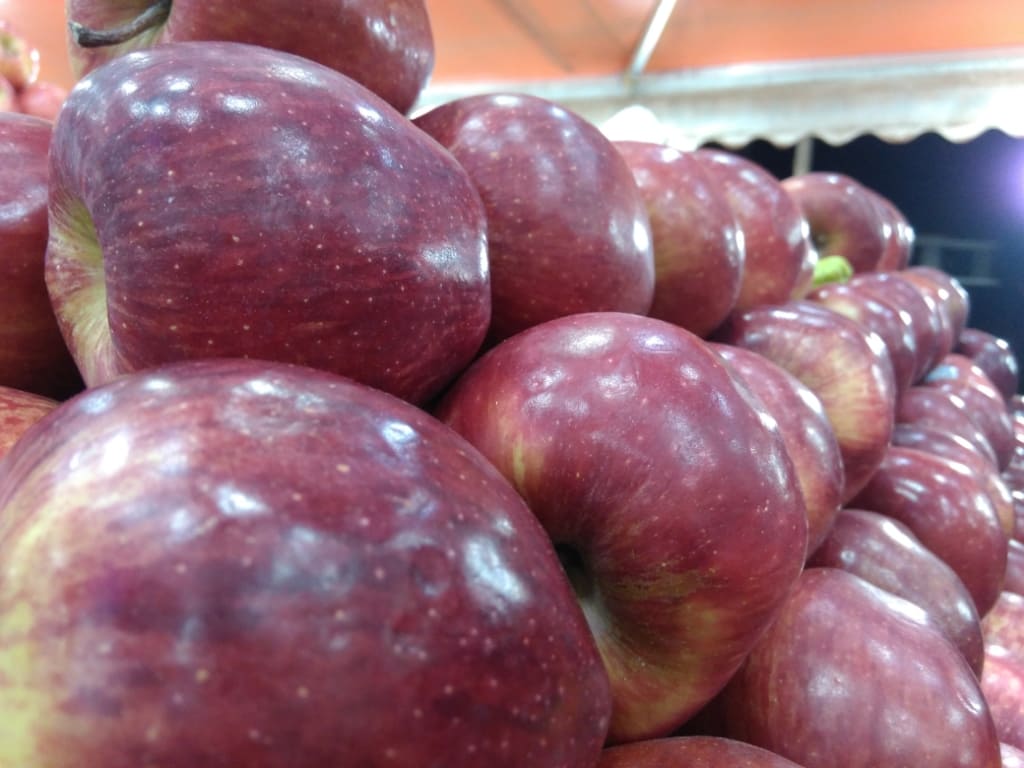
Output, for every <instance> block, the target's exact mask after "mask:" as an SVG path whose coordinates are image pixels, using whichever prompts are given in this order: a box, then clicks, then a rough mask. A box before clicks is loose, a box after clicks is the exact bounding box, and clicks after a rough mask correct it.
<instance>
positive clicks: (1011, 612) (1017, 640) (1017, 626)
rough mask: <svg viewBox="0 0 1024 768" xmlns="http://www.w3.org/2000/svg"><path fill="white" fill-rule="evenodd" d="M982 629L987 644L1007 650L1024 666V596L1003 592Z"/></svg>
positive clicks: (984, 621) (986, 617)
mask: <svg viewBox="0 0 1024 768" xmlns="http://www.w3.org/2000/svg"><path fill="white" fill-rule="evenodd" d="M981 628H982V632H984V633H985V643H986V644H988V645H998V646H999V647H1001V648H1005V649H1006V650H1007V651H1008V652H1009V653H1010V655H1011V656H1013V657H1014V658H1015V659H1016V661H1017V662H1018V663H1020V664H1024V595H1019V594H1017V593H1015V592H1008V591H1006V590H1003V591H1002V592H1001V593H1000V595H999V599H998V600H997V601H996V604H995V605H993V606H992V610H990V611H989V612H988V614H987V615H986V616H985V619H984V620H983V621H982V625H981Z"/></svg>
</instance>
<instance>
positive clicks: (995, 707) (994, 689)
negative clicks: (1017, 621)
mask: <svg viewBox="0 0 1024 768" xmlns="http://www.w3.org/2000/svg"><path fill="white" fill-rule="evenodd" d="M981 690H982V692H983V693H984V694H985V701H986V702H988V708H989V710H990V712H991V713H992V719H993V720H994V721H995V724H996V731H997V733H998V734H999V740H1000V741H1001V742H1003V743H1004V744H1009V745H1010V746H1012V747H1017V748H1018V749H1024V663H1022V662H1021V661H1019V660H1018V659H1016V658H1014V657H1013V656H1012V655H1011V654H1010V653H1009V652H1008V651H1007V650H1006V649H1005V648H1001V647H1000V646H998V645H988V646H986V647H985V669H984V671H983V672H982V675H981Z"/></svg>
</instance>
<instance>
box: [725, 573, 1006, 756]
mask: <svg viewBox="0 0 1024 768" xmlns="http://www.w3.org/2000/svg"><path fill="white" fill-rule="evenodd" d="M723 702H724V705H725V707H726V710H727V712H728V718H727V722H728V723H729V729H728V730H729V734H728V735H729V736H730V737H732V738H737V739H740V740H742V741H748V742H750V743H753V744H757V745H759V746H761V747H764V748H765V749H769V750H771V751H772V752H776V753H778V754H781V755H783V756H785V757H787V758H789V759H790V760H793V761H794V762H796V763H798V764H800V765H802V766H805V768H903V767H904V766H909V765H914V766H917V765H920V766H924V765H927V766H935V768H940V767H941V768H945V767H946V766H956V768H999V765H1000V761H999V740H998V736H997V734H996V729H995V725H994V723H993V721H992V717H991V715H990V713H989V711H988V707H987V705H986V703H985V699H984V698H983V696H982V693H981V691H980V689H979V685H978V681H977V678H975V676H974V673H973V672H972V671H971V669H970V667H969V666H968V665H967V662H966V661H965V660H964V658H963V656H961V655H960V653H959V652H958V651H957V650H956V648H955V647H954V646H953V645H952V644H951V643H950V642H949V640H948V639H947V638H946V637H945V636H944V635H943V634H942V633H941V632H940V631H939V630H938V629H937V628H936V627H935V625H934V624H933V623H931V621H929V620H928V618H927V615H926V614H925V613H924V612H923V611H921V610H920V609H919V608H918V607H917V606H915V605H913V604H912V603H909V602H907V601H905V600H903V599H902V598H899V597H896V596H895V595H892V594H890V593H888V592H885V591H884V590H881V589H879V588H878V587H875V586H874V585H872V584H869V583H868V582H866V581H864V580H863V579H861V578H859V577H857V576H854V575H853V574H850V573H847V572H845V571H841V570H838V569H834V568H808V569H807V570H805V571H804V573H803V574H802V575H801V577H800V578H799V579H798V581H797V584H796V587H795V589H794V590H793V592H792V593H791V595H790V597H789V599H788V600H787V601H786V603H785V605H784V607H783V609H782V611H781V613H780V614H779V618H778V620H777V621H776V622H775V623H774V624H772V626H771V627H769V629H768V631H767V632H766V633H765V634H764V635H763V636H762V638H761V639H760V640H759V641H758V643H757V646H756V647H755V648H754V650H753V651H752V652H751V654H750V656H749V657H748V659H747V661H746V662H745V663H744V665H743V667H742V669H741V670H740V672H739V673H738V674H737V676H736V677H735V678H733V680H732V681H731V682H730V683H729V686H728V687H727V688H726V690H725V693H724V695H723ZM951 723H955V724H956V726H955V727H951Z"/></svg>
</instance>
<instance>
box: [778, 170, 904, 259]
mask: <svg viewBox="0 0 1024 768" xmlns="http://www.w3.org/2000/svg"><path fill="white" fill-rule="evenodd" d="M781 184H782V188H783V189H784V190H785V191H786V193H787V194H788V195H789V196H790V197H791V198H792V199H793V201H794V202H795V203H796V204H797V206H798V207H799V209H800V211H801V212H802V213H803V215H804V218H805V219H806V220H807V224H808V226H809V227H810V233H811V241H812V242H813V243H814V246H815V248H816V249H817V250H818V253H820V254H821V255H822V256H831V255H839V256H843V257H844V258H845V259H846V260H847V261H848V262H850V266H851V267H853V271H854V272H871V271H874V270H875V269H876V268H877V266H878V263H879V261H880V260H881V258H882V255H883V253H884V252H885V250H886V247H887V241H888V233H887V231H886V224H885V223H884V221H883V217H882V214H881V212H880V210H879V208H878V206H877V204H876V203H875V200H874V197H873V195H874V193H873V192H872V191H871V190H869V189H868V188H867V187H865V186H864V185H863V184H861V183H860V182H858V181H856V180H854V179H852V178H850V177H849V176H846V175H845V174H841V173H830V172H824V171H811V172H809V173H802V174H799V175H797V176H790V177H789V178H788V179H783V180H782V182H781Z"/></svg>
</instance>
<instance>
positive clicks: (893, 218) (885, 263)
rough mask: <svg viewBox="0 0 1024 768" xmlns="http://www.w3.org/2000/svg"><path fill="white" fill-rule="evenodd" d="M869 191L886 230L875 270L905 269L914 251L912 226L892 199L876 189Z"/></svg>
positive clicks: (914, 238)
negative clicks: (880, 255) (883, 245)
mask: <svg viewBox="0 0 1024 768" xmlns="http://www.w3.org/2000/svg"><path fill="white" fill-rule="evenodd" d="M870 191H871V192H872V197H873V199H874V201H875V204H876V205H877V206H878V208H879V210H880V211H881V216H882V221H883V225H884V226H885V228H886V229H887V232H888V234H887V237H886V241H885V250H884V251H882V258H880V259H879V260H878V264H876V265H875V270H876V271H878V272H891V271H893V270H897V269H906V268H907V266H909V264H910V258H911V256H912V255H913V252H914V242H915V240H916V234H915V232H914V227H913V226H912V225H911V224H910V222H909V221H907V217H906V216H905V215H904V214H903V211H901V210H900V209H899V208H898V207H897V206H896V204H895V203H893V201H892V200H890V199H889V198H887V197H886V196H885V195H883V194H881V193H880V192H878V190H875V189H871V190H870Z"/></svg>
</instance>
